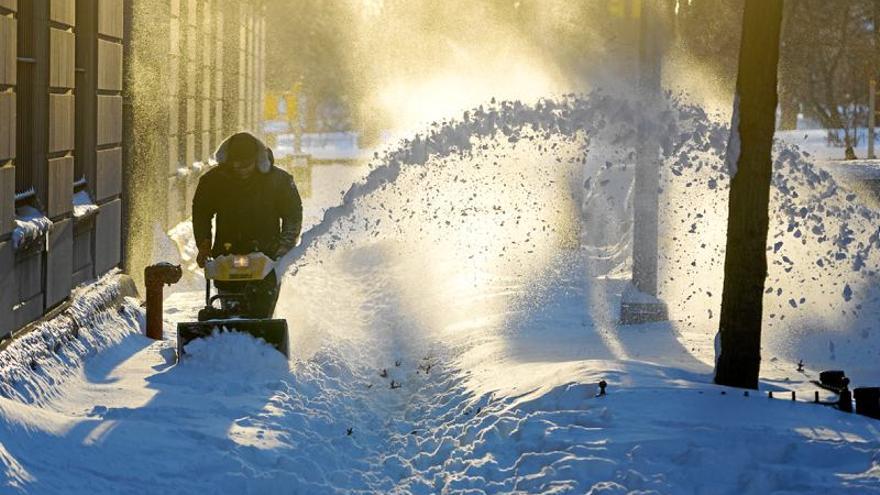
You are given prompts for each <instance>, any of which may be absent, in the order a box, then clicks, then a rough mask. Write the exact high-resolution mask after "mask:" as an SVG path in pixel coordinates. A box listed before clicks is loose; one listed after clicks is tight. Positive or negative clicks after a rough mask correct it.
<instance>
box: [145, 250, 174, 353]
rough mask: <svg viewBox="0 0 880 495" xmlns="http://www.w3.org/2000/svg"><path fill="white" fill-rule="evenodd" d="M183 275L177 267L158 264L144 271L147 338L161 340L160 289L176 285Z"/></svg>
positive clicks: (161, 311) (168, 264) (162, 310)
mask: <svg viewBox="0 0 880 495" xmlns="http://www.w3.org/2000/svg"><path fill="white" fill-rule="evenodd" d="M182 275H183V271H182V270H181V268H180V266H179V265H172V264H170V263H159V264H156V265H151V266H148V267H146V268H145V269H144V285H146V287H147V331H146V334H147V337H149V338H151V339H153V340H162V316H163V313H164V309H163V307H162V299H163V298H162V289H163V288H164V287H165V286H166V285H171V284H176V283H177V282H178V281H180V277H181V276H182Z"/></svg>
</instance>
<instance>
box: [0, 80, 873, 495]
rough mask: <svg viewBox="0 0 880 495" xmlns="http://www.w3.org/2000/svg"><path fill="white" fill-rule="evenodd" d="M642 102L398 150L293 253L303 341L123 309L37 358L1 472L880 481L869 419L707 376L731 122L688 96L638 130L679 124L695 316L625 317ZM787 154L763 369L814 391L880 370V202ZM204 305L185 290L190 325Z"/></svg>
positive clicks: (148, 484)
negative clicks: (104, 341)
mask: <svg viewBox="0 0 880 495" xmlns="http://www.w3.org/2000/svg"><path fill="white" fill-rule="evenodd" d="M642 114H643V112H642V111H641V109H640V108H639V107H638V106H636V105H634V104H632V103H630V102H627V101H624V100H619V99H617V98H614V97H611V96H608V95H603V94H594V95H591V96H588V97H584V98H574V97H571V98H564V99H560V100H547V101H544V102H541V103H539V104H537V105H534V106H529V105H524V104H520V103H501V104H493V105H489V106H486V107H484V108H480V109H477V110H475V111H474V112H471V113H469V114H467V115H465V116H464V118H463V119H461V120H460V121H455V122H443V123H438V124H437V125H436V127H434V128H433V129H432V130H430V131H429V132H428V133H426V134H424V135H422V136H420V137H418V138H417V139H414V140H411V141H408V142H404V143H402V144H401V146H400V148H399V149H398V150H397V151H394V152H391V153H389V154H387V155H384V156H380V157H376V160H375V161H374V163H373V170H372V172H371V173H370V175H369V176H368V177H367V178H366V179H365V180H364V181H363V182H361V183H359V184H357V185H356V186H355V187H353V188H352V189H351V190H350V191H349V192H348V193H347V194H346V196H345V201H344V202H343V204H342V205H341V206H340V207H338V208H335V209H330V210H328V211H327V213H326V214H325V217H324V220H323V221H322V222H321V223H319V224H318V225H317V226H316V227H314V228H313V229H311V230H310V231H309V232H308V233H307V234H306V235H305V236H304V239H303V243H302V245H301V246H300V247H299V248H298V249H297V250H296V251H295V252H293V253H291V255H290V256H289V258H288V259H287V260H285V264H286V265H287V266H288V269H287V276H286V277H285V278H284V285H283V288H282V294H281V300H280V303H279V309H278V316H281V317H285V318H287V319H288V320H289V322H290V327H291V329H292V342H291V348H292V349H293V353H294V359H293V360H292V361H290V362H287V361H285V360H284V359H283V358H282V357H281V356H280V355H278V354H277V353H275V352H274V351H273V350H272V349H271V348H269V347H268V346H267V345H265V344H264V343H261V342H258V341H255V340H253V339H251V338H250V337H246V336H243V335H237V334H228V333H227V334H218V335H215V336H213V337H211V338H210V339H205V340H202V341H197V342H194V343H193V344H192V345H191V346H190V348H189V349H188V351H190V353H191V358H190V359H188V360H186V361H185V362H183V363H181V364H180V365H177V366H174V365H173V350H172V349H173V342H169V341H166V342H159V343H153V342H150V341H147V340H146V339H145V338H143V337H141V336H139V335H135V332H134V331H133V330H132V321H134V320H136V318H134V320H132V319H123V320H121V321H118V322H116V325H113V328H109V327H101V330H102V333H104V334H107V335H109V336H113V337H108V338H110V339H111V340H112V343H111V344H110V345H106V346H104V345H101V346H96V348H97V347H101V348H102V349H103V350H102V351H101V352H100V353H97V354H95V355H89V357H88V358H87V359H81V358H77V359H76V360H71V362H70V363H68V364H65V363H60V364H59V365H58V366H57V367H46V368H40V369H45V370H47V371H40V369H38V370H36V371H33V372H32V373H33V374H34V375H36V376H45V377H46V378H45V380H44V381H45V384H42V383H43V382H42V381H40V380H38V379H37V378H30V373H31V372H29V371H27V369H21V371H20V374H19V375H17V376H18V377H19V378H18V379H19V380H23V381H24V382H25V383H34V384H38V385H34V386H31V387H29V388H28V390H33V392H31V393H29V394H24V393H20V394H18V395H16V394H12V393H10V394H8V395H9V396H10V397H11V399H0V408H2V412H3V422H2V423H0V444H2V447H0V462H2V464H3V465H4V466H5V483H6V487H7V488H8V490H15V491H20V492H24V493H60V492H63V493H142V492H143V491H145V490H149V491H151V492H157V493H159V492H168V493H201V492H210V493H230V494H232V493H236V494H237V493H260V494H263V493H596V494H598V493H633V492H638V493H737V494H739V493H754V494H759V493H771V492H795V493H854V494H855V493H858V494H862V493H877V492H880V456H878V455H877V452H878V451H880V434H878V431H877V428H876V423H875V422H872V421H871V420H868V419H866V418H863V417H859V416H855V415H845V414H841V413H838V412H836V411H834V410H831V409H828V408H823V407H821V406H814V405H810V404H804V403H792V402H791V401H787V400H786V401H770V400H768V399H766V398H763V397H760V396H759V394H758V393H756V392H753V393H752V396H751V397H746V396H743V394H742V391H734V390H728V391H727V393H726V394H724V395H722V394H721V393H720V392H721V390H722V389H721V388H719V387H715V386H713V385H711V363H712V361H713V358H714V356H713V354H712V335H714V332H715V330H716V328H715V325H714V320H713V318H714V316H713V315H712V314H711V313H709V311H714V312H716V313H717V309H716V308H717V304H718V302H719V300H720V299H719V297H720V290H719V288H718V287H716V286H718V285H720V273H721V272H720V270H721V265H722V263H723V258H722V256H721V251H720V249H721V248H723V231H724V222H723V220H724V215H726V194H725V189H726V187H727V184H728V182H729V181H728V177H727V172H726V168H725V167H724V156H723V153H724V149H725V148H726V144H727V139H728V135H729V133H728V131H727V129H726V127H725V126H722V125H718V124H716V123H714V122H713V120H712V119H710V118H709V117H708V116H706V115H705V114H704V113H703V112H702V111H701V110H700V109H698V108H694V107H691V106H688V105H686V104H683V103H681V102H678V101H671V102H670V103H669V105H668V107H667V108H666V109H665V110H664V111H663V112H661V113H660V114H658V115H653V116H650V119H649V120H648V122H642V125H646V126H648V127H649V128H651V129H654V130H655V131H656V132H657V133H658V135H660V136H661V137H663V139H662V140H661V141H662V143H663V151H664V156H665V168H664V170H663V185H662V187H663V194H662V197H661V204H663V205H665V206H664V211H663V212H662V213H663V224H662V227H661V230H662V235H663V237H664V239H667V240H668V244H667V245H666V246H664V247H663V249H664V252H663V254H664V257H663V263H662V266H661V275H662V280H663V283H662V294H661V296H662V297H663V298H664V300H665V301H667V303H669V305H670V309H671V310H672V311H673V312H674V313H675V315H674V321H673V322H669V323H658V324H653V325H643V326H639V327H628V328H626V327H619V326H618V325H617V324H616V320H617V308H618V306H619V302H620V295H621V293H622V292H623V290H624V289H625V287H626V284H627V282H628V281H627V278H626V274H627V273H628V263H629V261H628V258H629V249H630V244H631V241H630V239H631V235H630V229H631V225H630V223H629V221H628V220H627V217H628V215H631V213H630V212H631V210H630V206H629V205H630V204H631V201H632V198H631V187H630V186H631V179H632V171H633V156H634V154H633V148H634V145H635V142H634V140H635V139H636V135H637V134H636V132H635V128H636V126H637V125H638V124H639V120H640V118H641V117H640V116H641V115H642ZM777 155H778V158H777V160H776V165H775V168H776V175H775V177H774V194H773V201H774V207H773V215H772V220H771V228H772V231H771V236H773V239H772V241H771V245H770V246H769V249H770V251H769V255H770V257H771V263H772V264H771V274H770V281H769V283H770V285H772V286H773V291H771V292H768V294H767V297H766V300H765V306H766V308H767V311H766V312H767V318H766V321H767V330H766V333H765V335H766V339H765V351H764V352H765V354H764V366H763V376H764V377H765V381H764V383H763V384H762V387H763V388H764V389H765V390H768V389H769V390H777V391H779V392H780V395H781V392H782V391H783V390H784V389H795V390H798V391H799V392H800V396H801V397H804V396H805V395H806V394H805V393H804V392H805V391H806V390H810V391H811V390H812V387H805V381H806V380H807V379H808V378H809V377H810V376H812V375H811V373H812V372H813V371H812V370H817V369H822V368H823V367H825V366H827V365H828V364H833V365H840V366H843V367H845V368H846V369H847V370H848V371H849V370H850V369H851V367H852V366H853V365H855V364H857V363H858V362H859V361H858V360H860V359H862V358H870V359H867V360H865V361H863V363H864V364H863V365H862V366H861V367H860V368H859V369H858V376H859V377H860V379H861V380H873V379H875V378H877V377H878V367H877V365H876V364H875V363H876V362H877V360H876V354H875V353H876V349H877V343H878V336H877V335H876V322H874V321H873V320H875V319H876V315H877V314H878V312H877V299H876V296H875V295H874V294H873V292H872V291H871V289H870V287H872V286H875V285H876V274H875V273H874V272H873V271H872V269H873V267H875V266H877V252H876V248H877V247H878V241H877V232H878V231H877V229H878V227H877V226H878V225H880V223H878V222H877V220H878V218H877V214H876V212H874V211H872V210H871V209H869V208H867V207H864V206H860V205H858V204H855V203H854V202H853V201H854V200H853V198H850V196H849V193H848V192H847V191H846V190H845V189H843V188H842V187H840V186H838V185H837V184H836V183H835V182H834V180H833V179H832V178H831V177H830V176H829V175H828V174H825V173H824V172H822V171H820V170H818V169H816V168H815V167H813V166H812V165H811V164H810V162H809V161H808V160H806V159H805V158H804V157H803V156H802V155H801V154H800V153H799V152H798V151H797V150H796V149H794V148H788V147H780V148H779V149H778V150H777ZM804 208H806V209H807V210H806V212H804V211H803V209H804ZM184 230H185V229H184ZM780 242H781V243H782V244H778V243H780ZM786 259H787V260H788V261H786ZM818 260H822V263H821V266H820V265H819V264H818ZM856 260H860V261H858V262H857V261H856ZM802 277H803V282H802V281H801V278H802ZM812 277H816V280H813V279H812ZM846 287H849V289H846ZM777 288H779V289H782V292H781V293H780V294H777V292H776V290H777ZM202 297H203V294H202V293H200V292H192V293H178V294H175V296H174V297H172V298H171V299H170V300H169V301H167V302H166V307H167V308H168V310H167V315H168V318H167V323H168V326H167V328H166V330H167V333H168V335H169V337H170V336H171V333H172V332H171V330H172V328H173V324H174V323H175V322H176V321H179V320H183V319H186V318H187V317H191V315H192V314H194V311H195V309H196V308H197V307H198V305H199V304H200V302H201V299H202ZM800 298H804V299H806V300H808V301H809V302H806V301H804V302H800ZM788 299H794V302H795V304H794V305H792V304H789V303H788ZM771 313H772V315H773V316H771ZM783 317H785V318H784V319H783ZM771 324H772V326H771ZM829 336H833V337H831V339H833V342H834V345H833V346H832V349H831V354H829V348H828V342H829ZM35 345H36V344H35ZM79 355H83V356H84V355H88V353H82V354H79ZM801 358H802V359H804V361H805V362H806V364H807V367H808V372H807V373H806V374H799V373H796V372H795V371H794V368H795V366H794V364H793V362H792V361H793V360H795V361H796V360H797V359H801ZM55 377H58V378H59V379H58V380H55V379H54V378H55ZM49 378H52V380H49ZM600 379H605V380H607V381H608V383H609V395H608V396H607V397H604V398H596V397H594V395H595V394H596V392H597V389H596V385H595V383H597V382H598V381H599V380H600ZM40 384H41V385H40ZM808 398H809V397H808Z"/></svg>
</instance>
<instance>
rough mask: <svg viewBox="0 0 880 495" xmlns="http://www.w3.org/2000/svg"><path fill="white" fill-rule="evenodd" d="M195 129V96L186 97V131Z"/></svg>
mask: <svg viewBox="0 0 880 495" xmlns="http://www.w3.org/2000/svg"><path fill="white" fill-rule="evenodd" d="M195 130H196V99H195V98H187V99H186V129H185V131H186V132H193V131H195Z"/></svg>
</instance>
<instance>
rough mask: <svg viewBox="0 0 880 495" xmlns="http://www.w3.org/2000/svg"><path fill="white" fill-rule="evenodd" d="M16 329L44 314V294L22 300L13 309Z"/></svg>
mask: <svg viewBox="0 0 880 495" xmlns="http://www.w3.org/2000/svg"><path fill="white" fill-rule="evenodd" d="M12 315H13V318H14V319H15V322H14V329H15V330H18V329H20V328H22V327H23V326H25V325H27V324H28V323H33V322H34V321H35V320H37V319H38V318H39V317H41V316H43V294H40V295H38V296H34V297H32V298H30V299H28V300H27V301H20V302H18V303H17V305H16V306H15V309H14V310H13V311H12Z"/></svg>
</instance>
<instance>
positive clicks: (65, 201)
mask: <svg viewBox="0 0 880 495" xmlns="http://www.w3.org/2000/svg"><path fill="white" fill-rule="evenodd" d="M46 206H47V207H46V210H47V215H48V216H49V218H57V217H59V216H62V215H66V214H68V213H70V212H71V211H72V210H73V157H72V156H65V157H62V158H54V159H51V160H49V194H48V204H47V205H46Z"/></svg>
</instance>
